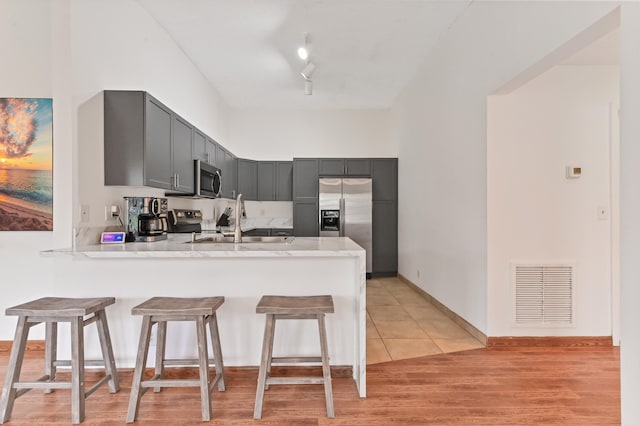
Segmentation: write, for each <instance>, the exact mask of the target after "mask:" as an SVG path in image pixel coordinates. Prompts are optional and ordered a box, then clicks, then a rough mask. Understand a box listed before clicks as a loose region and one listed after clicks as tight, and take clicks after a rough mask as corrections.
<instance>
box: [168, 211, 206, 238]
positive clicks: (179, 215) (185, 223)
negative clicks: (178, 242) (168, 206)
mask: <svg viewBox="0 0 640 426" xmlns="http://www.w3.org/2000/svg"><path fill="white" fill-rule="evenodd" d="M201 224H202V212H201V211H200V210H188V209H173V210H169V220H168V227H169V232H176V233H177V232H197V233H200V232H202V225H201Z"/></svg>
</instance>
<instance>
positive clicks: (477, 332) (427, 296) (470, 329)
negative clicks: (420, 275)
mask: <svg viewBox="0 0 640 426" xmlns="http://www.w3.org/2000/svg"><path fill="white" fill-rule="evenodd" d="M398 278H399V279H400V281H402V282H404V283H405V284H407V285H408V286H409V287H411V288H412V289H414V290H415V291H417V292H418V293H420V294H421V295H422V296H423V297H424V298H425V299H427V300H428V301H429V303H431V304H432V305H433V306H435V307H436V308H438V310H439V311H440V312H442V313H443V314H445V315H446V316H447V317H448V318H450V319H451V320H452V321H453V322H455V323H456V324H458V325H459V326H460V327H462V328H463V329H464V330H465V331H466V332H467V333H469V334H471V335H472V336H473V337H474V338H476V339H477V340H478V341H479V342H480V343H482V344H483V345H485V346H487V336H486V335H485V334H484V333H483V332H481V331H480V330H478V329H477V328H475V327H474V326H473V325H472V324H471V323H469V322H468V321H467V320H465V319H464V318H462V317H461V316H460V315H458V314H456V313H455V312H453V311H452V310H451V309H449V308H447V307H446V306H445V305H443V304H442V303H441V302H440V301H439V300H438V299H436V298H435V297H433V296H432V295H430V294H429V293H427V292H426V291H424V290H423V289H421V288H420V287H418V286H417V285H415V284H414V283H413V282H411V280H409V279H408V278H406V277H405V276H403V275H402V274H398Z"/></svg>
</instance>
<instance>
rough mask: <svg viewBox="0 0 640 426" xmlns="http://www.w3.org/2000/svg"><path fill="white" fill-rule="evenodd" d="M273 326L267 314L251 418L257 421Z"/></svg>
mask: <svg viewBox="0 0 640 426" xmlns="http://www.w3.org/2000/svg"><path fill="white" fill-rule="evenodd" d="M274 326H275V322H274V317H273V315H272V314H267V318H266V321H265V325H264V339H263V341H262V357H261V359H260V370H259V372H258V388H257V390H256V403H255V406H254V409H253V418H254V419H256V420H258V419H261V418H262V403H263V400H264V389H265V386H266V383H267V363H268V362H269V358H270V357H271V354H270V353H269V352H270V350H271V348H272V347H273V346H272V340H273V334H274V331H273V327H274Z"/></svg>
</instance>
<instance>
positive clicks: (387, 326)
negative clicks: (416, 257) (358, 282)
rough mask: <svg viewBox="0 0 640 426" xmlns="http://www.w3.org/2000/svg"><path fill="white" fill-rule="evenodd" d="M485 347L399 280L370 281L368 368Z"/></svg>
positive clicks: (368, 293)
mask: <svg viewBox="0 0 640 426" xmlns="http://www.w3.org/2000/svg"><path fill="white" fill-rule="evenodd" d="M482 347H484V346H483V344H482V343H480V342H479V341H477V340H476V339H475V338H474V337H473V336H471V335H470V334H469V333H467V332H466V331H465V330H464V329H462V328H461V327H460V326H459V325H458V324H456V323H455V322H453V321H452V320H451V319H450V318H448V317H447V316H446V315H444V314H443V313H442V312H440V311H439V310H438V309H437V308H436V307H435V306H433V305H432V304H431V303H429V302H428V301H427V300H426V299H425V298H424V297H422V295H420V294H419V293H418V292H416V291H415V290H413V289H412V288H410V287H409V286H408V285H407V284H405V283H404V282H402V281H401V280H400V279H398V278H378V279H371V280H368V281H367V364H375V363H378V362H385V361H391V360H394V361H395V360H401V359H407V358H416V357H421V356H425V355H436V354H442V353H449V352H457V351H464V350H469V349H478V348H482Z"/></svg>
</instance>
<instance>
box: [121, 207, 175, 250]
mask: <svg viewBox="0 0 640 426" xmlns="http://www.w3.org/2000/svg"><path fill="white" fill-rule="evenodd" d="M124 211H125V213H126V218H127V223H126V232H127V236H126V241H127V242H132V241H143V242H151V241H160V240H166V239H167V212H168V211H169V203H168V201H167V199H166V198H157V197H124Z"/></svg>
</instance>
